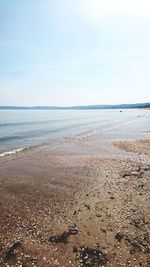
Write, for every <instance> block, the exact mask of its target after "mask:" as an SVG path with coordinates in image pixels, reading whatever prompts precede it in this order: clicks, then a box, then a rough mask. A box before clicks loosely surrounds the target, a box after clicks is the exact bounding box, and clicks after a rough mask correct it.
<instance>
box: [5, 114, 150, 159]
mask: <svg viewBox="0 0 150 267" xmlns="http://www.w3.org/2000/svg"><path fill="white" fill-rule="evenodd" d="M149 130H150V110H140V109H134V110H133V109H132V110H123V111H122V112H120V110H83V111H82V110H40V111H39V110H0V153H3V152H7V151H14V150H17V149H19V150H20V149H23V148H25V147H28V146H32V145H38V144H41V143H44V142H50V141H52V140H56V139H59V138H62V137H63V138H74V137H81V138H82V137H86V136H90V135H92V134H95V133H99V134H100V135H101V136H102V137H103V138H106V139H122V138H124V139H126V138H129V139H131V138H148V137H149V135H150V133H149ZM6 154H7V153H6ZM4 155H5V154H4Z"/></svg>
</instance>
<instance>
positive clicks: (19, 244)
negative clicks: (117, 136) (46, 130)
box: [0, 140, 150, 267]
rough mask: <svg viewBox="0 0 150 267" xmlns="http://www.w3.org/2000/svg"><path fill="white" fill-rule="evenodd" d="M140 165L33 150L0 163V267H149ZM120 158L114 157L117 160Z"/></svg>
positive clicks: (144, 171) (143, 149)
mask: <svg viewBox="0 0 150 267" xmlns="http://www.w3.org/2000/svg"><path fill="white" fill-rule="evenodd" d="M115 145H116V146H117V147H119V148H121V149H125V150H127V151H132V152H138V153H140V154H143V153H146V156H147V157H146V158H144V159H143V160H141V158H139V160H135V159H120V160H119V159H113V158H105V157H100V156H98V155H96V156H94V154H91V155H90V154H89V153H88V154H86V153H82V146H81V147H80V153H74V151H70V152H69V151H65V150H64V149H62V150H61V148H59V149H52V150H48V149H42V148H36V149H33V150H29V151H24V152H21V153H20V154H18V155H13V156H9V157H6V158H1V159H0V214H1V216H0V266H1V267H3V266H18V267H19V266H20V267H21V266H22V267H30V266H37V267H45V266H50V267H51V266H60V267H63V266H65V267H67V266H74V267H76V266H88V267H90V266H108V267H110V266H112V267H117V266H131V267H140V266H150V214H149V210H150V195H149V189H150V180H149V178H150V161H149V153H150V149H149V147H150V146H149V145H150V143H149V140H145V141H138V142H133V143H130V142H119V143H115ZM119 153H121V150H118V155H119Z"/></svg>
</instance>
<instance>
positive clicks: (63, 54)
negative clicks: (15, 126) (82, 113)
mask: <svg viewBox="0 0 150 267" xmlns="http://www.w3.org/2000/svg"><path fill="white" fill-rule="evenodd" d="M127 102H128V103H132V102H133V103H134V102H150V1H149V0H0V105H61V106H62V105H80V104H83V105H86V104H105V103H108V104H109V103H127Z"/></svg>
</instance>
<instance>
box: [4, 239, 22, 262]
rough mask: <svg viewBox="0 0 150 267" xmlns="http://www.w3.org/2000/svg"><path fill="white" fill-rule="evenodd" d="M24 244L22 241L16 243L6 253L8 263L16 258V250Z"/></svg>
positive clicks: (5, 257)
mask: <svg viewBox="0 0 150 267" xmlns="http://www.w3.org/2000/svg"><path fill="white" fill-rule="evenodd" d="M21 244H22V242H21V241H20V240H16V241H14V243H13V244H12V245H11V246H10V247H9V248H8V249H7V250H6V251H5V255H4V260H5V261H8V260H10V259H11V258H12V257H14V256H15V250H16V249H17V248H18V247H20V246H21Z"/></svg>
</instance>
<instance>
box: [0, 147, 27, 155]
mask: <svg viewBox="0 0 150 267" xmlns="http://www.w3.org/2000/svg"><path fill="white" fill-rule="evenodd" d="M25 149H27V147H22V148H18V149H14V150H11V151H6V152H3V153H1V154H0V157H6V156H10V155H14V154H17V153H19V152H21V151H24V150H25Z"/></svg>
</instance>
